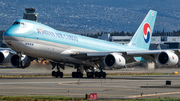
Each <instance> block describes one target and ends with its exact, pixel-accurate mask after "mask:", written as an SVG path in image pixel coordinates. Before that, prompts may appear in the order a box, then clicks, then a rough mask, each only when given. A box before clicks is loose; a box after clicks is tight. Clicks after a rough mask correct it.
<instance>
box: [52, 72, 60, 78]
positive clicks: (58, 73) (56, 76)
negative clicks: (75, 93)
mask: <svg viewBox="0 0 180 101" xmlns="http://www.w3.org/2000/svg"><path fill="white" fill-rule="evenodd" d="M52 76H53V77H55V78H58V77H60V78H62V77H63V72H59V71H58V72H55V71H52Z"/></svg>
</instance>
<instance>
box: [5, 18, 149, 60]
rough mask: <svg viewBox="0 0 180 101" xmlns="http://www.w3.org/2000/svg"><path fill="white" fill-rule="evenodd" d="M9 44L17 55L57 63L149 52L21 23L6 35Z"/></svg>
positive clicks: (35, 24) (33, 24) (32, 23)
mask: <svg viewBox="0 0 180 101" xmlns="http://www.w3.org/2000/svg"><path fill="white" fill-rule="evenodd" d="M3 38H4V41H5V42H6V44H7V45H8V46H9V47H10V48H11V49H13V50H15V51H17V52H22V53H24V54H26V55H28V56H31V57H38V58H46V59H51V60H54V61H66V60H68V61H74V62H76V63H82V61H80V60H77V59H73V58H72V57H70V56H69V54H70V53H72V52H73V51H75V52H83V51H86V52H87V51H89V52H108V51H122V52H125V51H140V50H146V49H143V48H137V47H133V46H129V45H121V44H117V43H113V42H108V41H103V40H99V39H94V38H89V37H85V36H81V35H77V34H71V33H67V32H63V31H57V30H55V29H53V28H51V27H48V26H46V25H43V24H40V23H37V22H34V21H29V20H24V19H20V20H17V21H16V22H15V23H14V24H13V25H12V26H11V27H10V28H9V29H8V30H6V32H5V33H4V35H3Z"/></svg>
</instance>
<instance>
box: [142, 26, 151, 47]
mask: <svg viewBox="0 0 180 101" xmlns="http://www.w3.org/2000/svg"><path fill="white" fill-rule="evenodd" d="M150 37H151V27H150V25H149V23H145V24H144V26H143V38H144V41H145V43H146V44H147V43H149V41H150Z"/></svg>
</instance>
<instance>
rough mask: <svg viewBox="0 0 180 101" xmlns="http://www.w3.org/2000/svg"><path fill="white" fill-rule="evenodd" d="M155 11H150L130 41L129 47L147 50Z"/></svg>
mask: <svg viewBox="0 0 180 101" xmlns="http://www.w3.org/2000/svg"><path fill="white" fill-rule="evenodd" d="M156 15H157V11H154V10H150V11H149V13H148V14H147V15H146V17H145V19H144V20H143V22H142V23H141V25H140V26H139V28H138V30H137V31H136V33H135V34H134V36H133V38H132V39H131V41H130V43H129V44H128V45H129V46H135V47H138V48H143V49H149V46H150V42H151V37H152V33H153V29H154V24H155V20H156Z"/></svg>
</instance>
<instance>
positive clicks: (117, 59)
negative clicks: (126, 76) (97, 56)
mask: <svg viewBox="0 0 180 101" xmlns="http://www.w3.org/2000/svg"><path fill="white" fill-rule="evenodd" d="M104 64H105V65H106V66H107V67H109V68H122V67H124V66H125V65H126V60H125V58H124V57H123V56H122V55H121V54H119V53H110V54H108V55H107V56H105V58H104Z"/></svg>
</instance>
